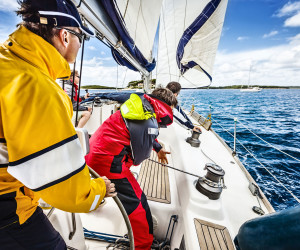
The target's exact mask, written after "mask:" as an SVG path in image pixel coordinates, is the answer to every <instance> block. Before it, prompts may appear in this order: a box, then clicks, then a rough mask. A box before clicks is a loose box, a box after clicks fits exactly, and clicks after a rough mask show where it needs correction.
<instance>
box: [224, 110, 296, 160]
mask: <svg viewBox="0 0 300 250" xmlns="http://www.w3.org/2000/svg"><path fill="white" fill-rule="evenodd" d="M225 117H226V116H225ZM227 117H228V118H231V119H234V117H232V116H227ZM238 121H239V123H240V124H241V125H242V126H243V127H244V128H245V129H247V130H248V131H249V132H250V133H251V134H253V135H254V136H256V137H257V138H258V139H260V140H262V141H263V142H264V143H266V144H267V145H269V146H270V147H271V148H274V149H276V150H277V151H279V152H281V153H283V154H285V155H286V156H288V157H290V158H292V159H294V160H295V161H298V162H300V159H298V158H296V157H294V156H292V155H290V154H288V153H286V152H284V151H282V150H281V149H279V148H277V147H275V146H274V145H272V144H271V143H269V142H267V141H266V140H264V139H263V138H261V137H260V136H259V135H257V134H255V133H254V132H253V131H252V130H251V129H250V128H248V127H247V126H246V125H245V124H243V123H242V122H241V120H240V119H238Z"/></svg>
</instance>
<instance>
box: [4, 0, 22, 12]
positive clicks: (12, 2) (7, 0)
mask: <svg viewBox="0 0 300 250" xmlns="http://www.w3.org/2000/svg"><path fill="white" fill-rule="evenodd" d="M18 7H19V4H18V3H17V0H0V11H6V12H10V11H15V10H17V9H18Z"/></svg>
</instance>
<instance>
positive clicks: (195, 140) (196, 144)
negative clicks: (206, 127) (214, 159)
mask: <svg viewBox="0 0 300 250" xmlns="http://www.w3.org/2000/svg"><path fill="white" fill-rule="evenodd" d="M200 134H201V131H194V130H193V133H192V136H191V137H188V138H187V139H186V142H188V143H189V144H191V146H192V147H196V148H198V147H199V146H200V140H199V139H198V138H199V135H200Z"/></svg>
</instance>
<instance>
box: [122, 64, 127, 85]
mask: <svg viewBox="0 0 300 250" xmlns="http://www.w3.org/2000/svg"><path fill="white" fill-rule="evenodd" d="M127 70H128V68H127V67H126V71H125V75H124V79H123V83H122V88H124V83H125V80H126V75H127Z"/></svg>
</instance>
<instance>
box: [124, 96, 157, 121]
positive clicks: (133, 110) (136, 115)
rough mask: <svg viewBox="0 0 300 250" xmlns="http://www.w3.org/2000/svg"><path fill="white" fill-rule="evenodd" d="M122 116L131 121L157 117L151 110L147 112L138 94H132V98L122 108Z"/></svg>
mask: <svg viewBox="0 0 300 250" xmlns="http://www.w3.org/2000/svg"><path fill="white" fill-rule="evenodd" d="M121 114H122V116H123V117H124V118H125V119H129V120H148V119H150V118H151V117H156V115H155V113H152V112H151V110H147V109H146V110H145V107H144V105H143V102H142V100H141V98H140V97H139V96H138V95H137V94H131V95H130V98H129V99H128V100H127V101H126V102H124V103H123V105H122V106H121Z"/></svg>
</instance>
